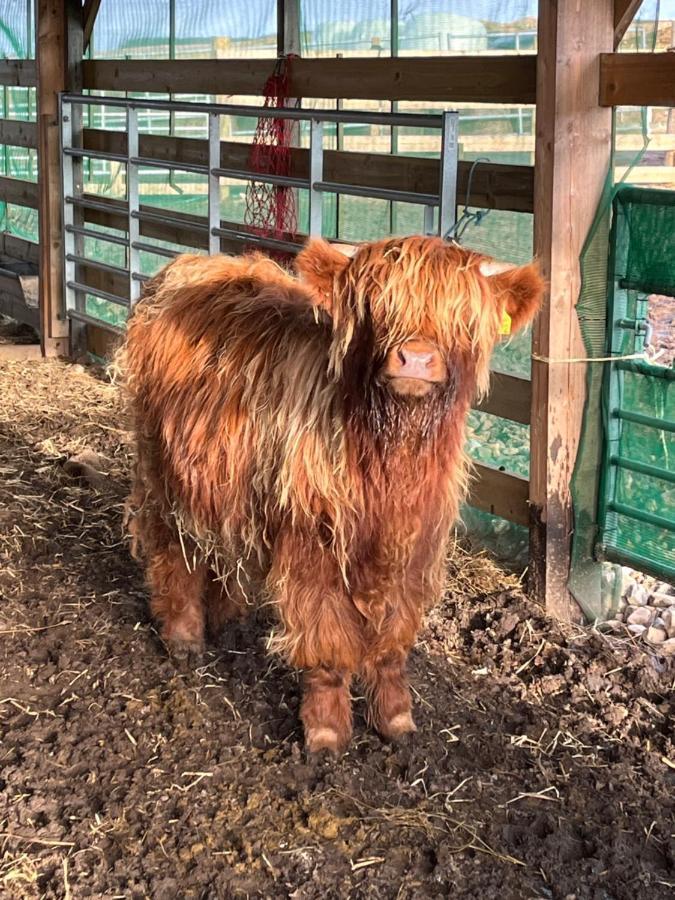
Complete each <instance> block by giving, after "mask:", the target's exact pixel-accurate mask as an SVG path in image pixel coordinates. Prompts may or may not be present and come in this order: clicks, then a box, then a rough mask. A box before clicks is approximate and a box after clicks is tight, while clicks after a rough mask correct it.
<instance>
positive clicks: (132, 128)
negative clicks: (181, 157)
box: [127, 106, 141, 306]
mask: <svg viewBox="0 0 675 900" xmlns="http://www.w3.org/2000/svg"><path fill="white" fill-rule="evenodd" d="M137 157H138V112H137V110H136V109H135V108H134V107H132V106H130V107H129V108H128V109H127V235H128V239H129V251H128V254H127V265H128V266H129V269H128V274H129V302H130V303H131V305H132V306H133V305H134V304H135V303H137V302H138V299H139V297H140V296H141V292H140V285H139V283H138V282H137V281H136V280H135V279H134V272H137V271H138V269H139V266H140V259H139V256H138V250H137V249H136V247H135V246H134V245H135V243H136V242H137V241H138V240H139V238H140V236H141V235H140V225H139V221H138V219H137V218H136V217H135V216H134V213H135V212H136V211H137V210H138V208H139V189H138V165H137V163H136V162H135V160H136V159H137Z"/></svg>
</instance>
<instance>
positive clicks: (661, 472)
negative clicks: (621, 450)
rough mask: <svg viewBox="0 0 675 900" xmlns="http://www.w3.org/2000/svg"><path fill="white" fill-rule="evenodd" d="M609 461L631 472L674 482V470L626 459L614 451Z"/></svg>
mask: <svg viewBox="0 0 675 900" xmlns="http://www.w3.org/2000/svg"><path fill="white" fill-rule="evenodd" d="M609 461H610V463H612V464H613V465H615V466H618V467H619V468H620V469H629V470H630V471H631V472H639V473H640V475H649V476H650V477H652V478H660V479H662V480H663V481H667V482H669V483H670V484H675V472H671V471H669V470H668V469H659V467H658V466H651V465H649V463H643V462H638V460H636V459H626V457H625V456H619V455H618V454H616V453H614V454H612V456H610V458H609Z"/></svg>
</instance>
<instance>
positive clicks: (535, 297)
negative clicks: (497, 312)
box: [480, 259, 545, 331]
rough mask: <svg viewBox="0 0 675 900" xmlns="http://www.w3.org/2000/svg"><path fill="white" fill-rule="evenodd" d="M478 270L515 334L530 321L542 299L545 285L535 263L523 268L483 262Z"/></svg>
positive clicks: (493, 261)
mask: <svg viewBox="0 0 675 900" xmlns="http://www.w3.org/2000/svg"><path fill="white" fill-rule="evenodd" d="M480 271H481V274H482V275H485V276H486V277H487V279H488V281H489V283H490V287H491V289H492V291H493V294H494V297H495V299H496V301H497V303H498V304H499V306H500V307H501V309H502V310H504V311H505V312H507V313H508V315H509V317H510V319H511V330H512V331H518V329H520V328H524V327H525V326H526V325H529V323H530V322H531V321H532V319H534V317H535V316H536V314H537V313H538V312H539V310H540V309H541V304H542V301H543V299H544V290H545V282H544V279H543V278H542V276H541V272H540V270H539V264H538V263H537V262H531V263H528V264H527V265H525V266H514V265H511V264H510V263H503V262H498V261H497V260H493V259H484V260H483V261H482V262H481V264H480Z"/></svg>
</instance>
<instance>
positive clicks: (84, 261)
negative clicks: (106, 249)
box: [65, 253, 127, 275]
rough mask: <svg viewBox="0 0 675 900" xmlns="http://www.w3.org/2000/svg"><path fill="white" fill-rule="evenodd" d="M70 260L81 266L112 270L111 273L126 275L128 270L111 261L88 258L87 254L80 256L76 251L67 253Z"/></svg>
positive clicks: (104, 270) (105, 270)
mask: <svg viewBox="0 0 675 900" xmlns="http://www.w3.org/2000/svg"><path fill="white" fill-rule="evenodd" d="M65 258H66V260H67V261H68V262H72V263H76V264H77V265H80V266H91V268H92V269H100V270H101V272H110V274H111V275H126V274H127V270H126V269H125V268H123V267H122V266H113V265H112V264H111V263H103V262H99V261H98V260H96V259H88V258H87V257H86V256H78V254H76V253H66V257H65Z"/></svg>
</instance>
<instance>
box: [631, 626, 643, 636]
mask: <svg viewBox="0 0 675 900" xmlns="http://www.w3.org/2000/svg"><path fill="white" fill-rule="evenodd" d="M628 630H629V631H631V632H632V633H633V634H638V635H639V634H644V633H645V631H646V630H647V626H646V625H629V626H628Z"/></svg>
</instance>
